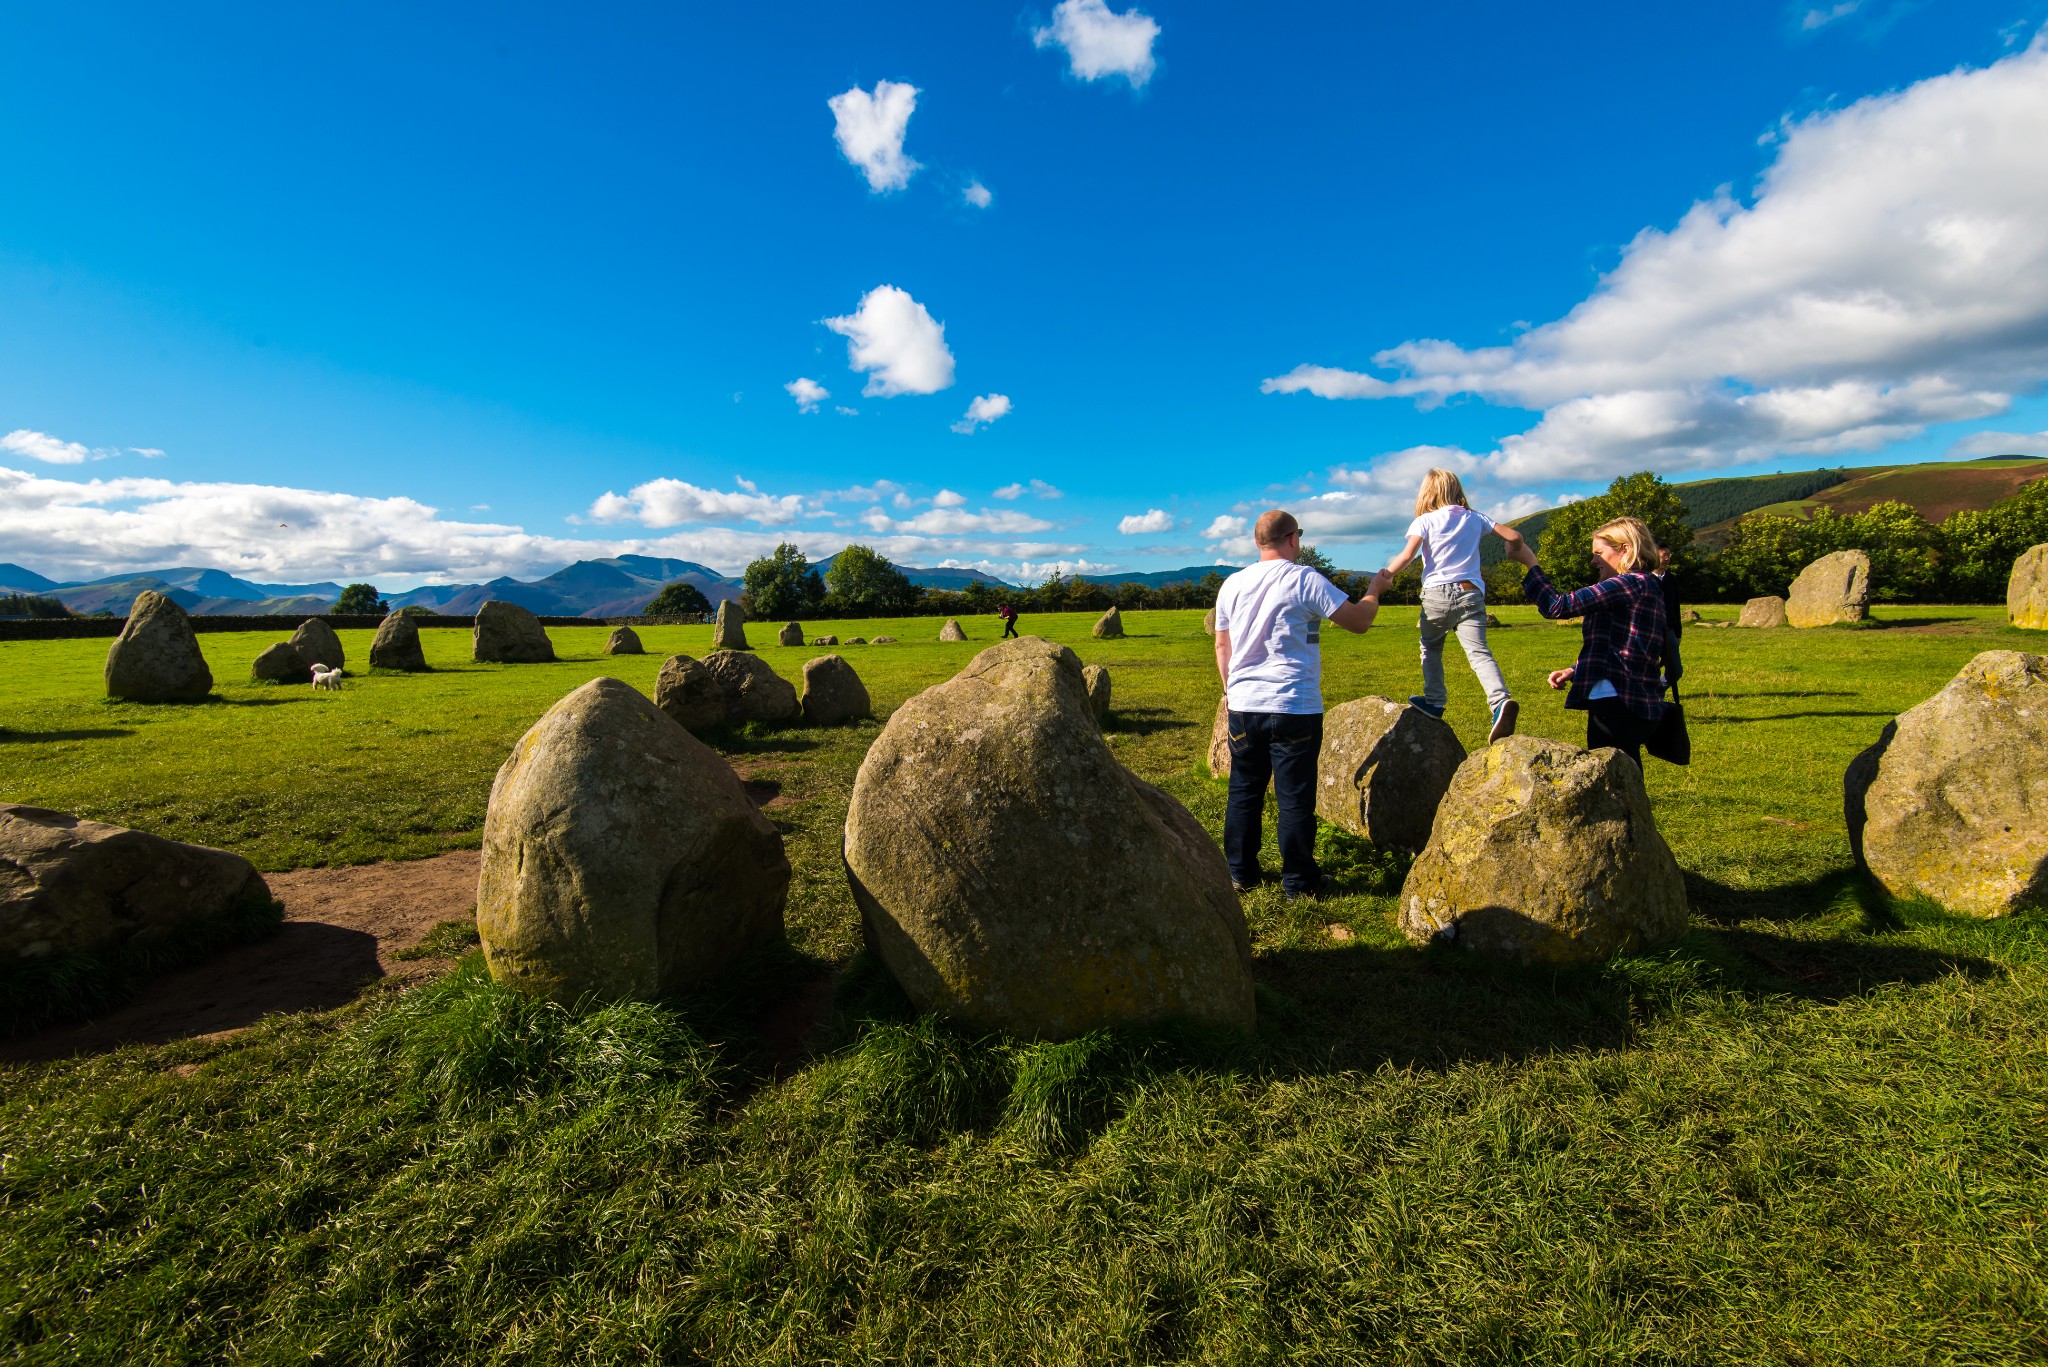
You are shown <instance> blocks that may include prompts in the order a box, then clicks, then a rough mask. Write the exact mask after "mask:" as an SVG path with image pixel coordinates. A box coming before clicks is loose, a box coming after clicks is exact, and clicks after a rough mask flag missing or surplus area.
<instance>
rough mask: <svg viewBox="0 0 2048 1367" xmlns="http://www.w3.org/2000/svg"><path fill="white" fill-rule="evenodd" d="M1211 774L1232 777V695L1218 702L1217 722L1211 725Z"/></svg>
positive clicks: (1219, 699)
mask: <svg viewBox="0 0 2048 1367" xmlns="http://www.w3.org/2000/svg"><path fill="white" fill-rule="evenodd" d="M1209 772H1210V773H1212V774H1214V775H1215V776H1216V777H1218V778H1229V777H1230V695H1229V694H1227V693H1226V694H1224V695H1223V696H1222V697H1220V698H1218V699H1217V700H1216V720H1215V721H1213V722H1211V723H1210V724H1209Z"/></svg>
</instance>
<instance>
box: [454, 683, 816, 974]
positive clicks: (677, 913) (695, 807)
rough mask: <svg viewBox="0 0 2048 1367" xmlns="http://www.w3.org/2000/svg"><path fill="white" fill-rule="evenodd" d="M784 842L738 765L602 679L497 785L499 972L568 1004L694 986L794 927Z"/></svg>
mask: <svg viewBox="0 0 2048 1367" xmlns="http://www.w3.org/2000/svg"><path fill="white" fill-rule="evenodd" d="M788 892H789V860H788V858H787V857H785V856H784V854H783V850H782V836H781V835H780V833H778V832H777V831H776V829H775V826H774V825H773V823H771V822H770V821H769V820H768V819H767V818H766V817H764V816H762V815H761V813H760V811H759V810H758V809H757V808H756V807H755V806H754V804H753V803H752V802H751V801H749V800H748V798H747V793H746V789H744V788H742V787H741V786H740V781H739V779H738V778H737V777H736V776H734V774H733V772H732V768H731V766H729V765H728V764H726V762H725V761H724V760H722V759H720V758H719V757H718V755H717V754H716V753H715V752H713V751H712V750H710V749H709V748H707V747H706V746H705V745H704V744H703V742H701V741H699V740H698V739H697V738H696V737H694V736H692V735H691V734H690V733H689V732H687V731H685V730H683V728H682V727H680V726H677V725H676V724H675V723H674V722H672V721H671V720H669V719H668V718H667V717H665V716H663V715H662V713H661V712H660V710H659V709H657V708H656V707H655V706H654V704H653V703H650V702H649V701H647V699H646V698H645V697H643V696H642V695H641V694H640V692H639V691H638V690H637V689H634V688H633V687H631V686H630V685H627V684H624V683H621V682H619V681H618V680H617V679H602V678H600V679H592V680H591V681H590V682H589V683H587V684H585V685H583V686H582V687H581V688H579V689H577V690H576V691H575V692H573V693H571V694H569V696H568V697H566V698H563V699H562V700H561V701H560V702H558V703H556V704H555V705H554V706H553V707H551V708H549V709H548V711H547V713H546V714H545V715H544V716H542V717H541V719H540V720H539V721H537V722H535V723H534V725H533V729H532V730H530V731H528V732H527V733H526V734H525V735H523V736H521V737H520V738H519V742H518V744H516V745H515V746H513V747H512V754H511V757H510V758H508V759H507V760H506V761H505V763H504V765H503V767H501V768H500V769H499V770H498V777H497V779H496V781H495V782H493V783H492V784H491V804H490V808H489V810H488V811H487V812H486V814H485V816H484V851H483V872H482V874H481V875H480V876H479V877H478V879H477V891H476V925H477V933H478V935H479V937H480V938H481V939H482V941H483V949H484V959H485V961H486V962H487V963H488V964H489V965H490V970H491V976H492V977H493V978H495V979H497V980H498V981H499V982H501V983H504V984H506V985H508V986H511V987H514V988H517V989H518V990H520V991H522V992H527V993H531V994H533V995H536V996H542V997H548V998H551V999H553V1000H555V1001H560V1002H565V1003H567V1002H575V1001H578V1000H580V999H583V998H585V997H589V998H595V999H598V1000H603V1001H618V1000H623V999H629V998H652V997H659V996H663V995H666V994H668V993H672V992H679V991H684V990H687V989H689V988H692V987H696V986H698V985H700V984H702V983H704V982H705V981H707V980H708V979H710V978H712V977H714V976H715V975H716V974H718V973H719V972H720V971H721V970H722V969H724V968H725V967H726V966H727V965H729V964H730V963H731V962H732V961H733V960H734V959H735V958H737V957H738V956H739V955H740V954H742V953H744V952H746V951H747V950H749V949H751V948H753V947H755V946H757V945H759V944H761V943H763V942H764V941H766V940H769V939H772V938H773V937H774V936H776V935H777V934H779V933H780V932H781V930H782V911H783V903H784V900H785V898H786V897H787V895H788Z"/></svg>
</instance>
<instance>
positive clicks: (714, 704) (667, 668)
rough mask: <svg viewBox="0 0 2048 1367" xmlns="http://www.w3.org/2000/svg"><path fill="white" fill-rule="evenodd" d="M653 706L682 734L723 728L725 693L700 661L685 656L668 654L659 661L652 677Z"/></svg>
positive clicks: (725, 720)
mask: <svg viewBox="0 0 2048 1367" xmlns="http://www.w3.org/2000/svg"><path fill="white" fill-rule="evenodd" d="M654 705H655V706H656V707H658V708H660V709H661V710H662V711H663V712H665V713H667V714H668V716H669V718H670V719H671V720H673V721H674V722H675V723H676V724H677V725H678V726H681V727H682V728H683V729H684V730H686V731H691V732H696V731H702V730H704V729H705V728H707V727H712V726H723V725H725V724H726V722H727V721H728V720H729V718H728V717H727V715H726V705H725V690H724V689H723V688H721V687H720V686H719V682H718V679H717V678H716V677H715V676H713V674H712V673H711V671H710V670H709V669H707V668H705V666H704V663H703V662H702V661H701V660H698V659H696V658H695V657H693V656H689V655H671V656H669V657H668V658H667V659H666V660H663V661H662V662H661V672H660V673H658V674H656V675H655V677H654Z"/></svg>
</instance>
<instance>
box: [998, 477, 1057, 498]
mask: <svg viewBox="0 0 2048 1367" xmlns="http://www.w3.org/2000/svg"><path fill="white" fill-rule="evenodd" d="M995 492H996V497H997V498H1001V499H1011V500H1014V499H1019V498H1022V497H1024V495H1026V494H1030V495H1031V496H1032V497H1033V498H1065V497H1066V495H1065V494H1063V493H1061V492H1060V491H1059V490H1058V489H1055V488H1053V487H1052V485H1050V484H1047V483H1046V482H1045V481H1044V480H1042V479H1034V480H1032V481H1031V482H1030V483H1029V484H1005V485H1004V486H1003V487H1002V488H1000V489H998V490H996V491H995Z"/></svg>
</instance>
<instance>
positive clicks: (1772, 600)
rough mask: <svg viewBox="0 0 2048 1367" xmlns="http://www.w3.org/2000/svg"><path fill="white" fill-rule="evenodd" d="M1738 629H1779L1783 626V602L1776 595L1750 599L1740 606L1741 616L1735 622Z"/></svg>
mask: <svg viewBox="0 0 2048 1367" xmlns="http://www.w3.org/2000/svg"><path fill="white" fill-rule="evenodd" d="M1735 625H1737V626H1739V627H1781V626H1784V625H1785V600H1784V599H1782V598H1780V597H1778V596H1777V595H1776V594H1770V595H1767V596H1765V597H1763V598H1752V599H1750V600H1749V601H1748V602H1747V603H1744V604H1743V605H1742V616H1740V617H1738V618H1737V619H1736V620H1735Z"/></svg>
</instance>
